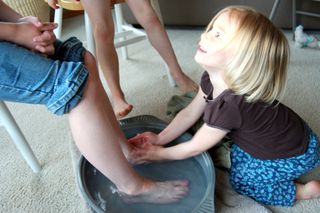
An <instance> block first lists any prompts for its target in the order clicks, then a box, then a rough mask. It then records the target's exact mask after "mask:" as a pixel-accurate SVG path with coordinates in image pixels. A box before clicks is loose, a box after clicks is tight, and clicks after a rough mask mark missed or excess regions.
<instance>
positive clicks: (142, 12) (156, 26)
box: [127, 0, 198, 92]
mask: <svg viewBox="0 0 320 213" xmlns="http://www.w3.org/2000/svg"><path fill="white" fill-rule="evenodd" d="M127 4H128V5H129V7H130V9H131V10H132V12H133V14H134V16H135V17H136V18H137V20H138V22H139V23H140V24H141V25H142V27H143V28H144V29H145V31H146V33H147V35H148V38H149V41H150V43H151V45H152V46H153V47H154V48H155V49H156V50H157V51H158V53H159V54H160V56H161V57H162V58H163V60H164V61H165V62H166V64H167V65H168V67H169V70H170V73H171V75H172V77H173V79H174V80H175V81H176V83H177V85H178V86H179V88H180V90H181V91H183V92H188V91H197V89H198V85H197V84H196V83H195V82H194V81H192V80H191V79H190V78H189V77H188V76H187V75H186V74H185V73H184V72H183V71H182V69H181V67H180V65H179V64H178V60H177V57H176V55H175V54H174V51H173V48H172V46H171V43H170V40H169V37H168V34H167V32H166V31H165V29H164V27H163V25H162V24H161V23H160V21H159V19H158V17H157V15H156V13H155V11H154V10H153V8H152V6H151V4H150V1H149V0H139V1H137V0H127Z"/></svg>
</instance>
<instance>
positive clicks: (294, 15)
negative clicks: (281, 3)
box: [292, 0, 297, 40]
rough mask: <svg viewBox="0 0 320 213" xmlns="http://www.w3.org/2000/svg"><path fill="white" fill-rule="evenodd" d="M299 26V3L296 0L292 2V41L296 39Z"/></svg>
mask: <svg viewBox="0 0 320 213" xmlns="http://www.w3.org/2000/svg"><path fill="white" fill-rule="evenodd" d="M296 26H297V2H296V0H292V39H293V40H295V38H294V32H295V30H296Z"/></svg>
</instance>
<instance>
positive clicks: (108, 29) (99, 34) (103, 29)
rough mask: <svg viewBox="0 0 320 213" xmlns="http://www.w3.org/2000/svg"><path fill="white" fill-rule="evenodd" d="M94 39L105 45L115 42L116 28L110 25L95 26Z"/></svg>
mask: <svg viewBox="0 0 320 213" xmlns="http://www.w3.org/2000/svg"><path fill="white" fill-rule="evenodd" d="M93 32H94V37H95V39H96V40H98V41H103V42H104V43H107V44H109V43H112V44H113V42H114V27H113V26H109V25H108V24H105V25H102V26H94V28H93Z"/></svg>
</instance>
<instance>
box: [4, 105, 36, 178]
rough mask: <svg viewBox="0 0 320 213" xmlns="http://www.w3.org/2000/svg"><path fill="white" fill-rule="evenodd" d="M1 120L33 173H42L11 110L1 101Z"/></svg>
mask: <svg viewBox="0 0 320 213" xmlns="http://www.w3.org/2000/svg"><path fill="white" fill-rule="evenodd" d="M0 118H1V122H2V124H3V125H4V126H5V128H6V130H7V131H8V132H9V134H10V136H11V138H12V140H13V142H14V143H15V145H16V147H17V148H18V150H19V151H20V152H21V154H22V156H23V157H24V159H25V160H26V161H27V163H28V165H29V166H30V167H31V169H32V170H33V172H34V173H38V172H40V170H41V166H40V164H39V162H38V160H37V158H36V157H35V155H34V153H33V151H32V150H31V148H30V146H29V144H28V142H27V140H26V139H25V137H24V135H23V134H22V132H21V130H20V128H19V127H18V125H17V123H16V121H15V120H14V118H13V117H12V115H11V113H10V111H9V109H8V108H7V106H6V105H5V103H4V102H2V101H0Z"/></svg>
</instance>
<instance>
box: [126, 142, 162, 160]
mask: <svg viewBox="0 0 320 213" xmlns="http://www.w3.org/2000/svg"><path fill="white" fill-rule="evenodd" d="M163 149H164V148H163V147H162V146H158V145H153V144H151V143H148V142H145V143H143V146H139V147H138V146H136V147H134V148H133V149H132V150H131V153H130V162H131V163H133V164H135V165H137V164H146V163H150V162H152V161H161V160H164V158H162V157H161V155H160V152H161V150H163Z"/></svg>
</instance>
